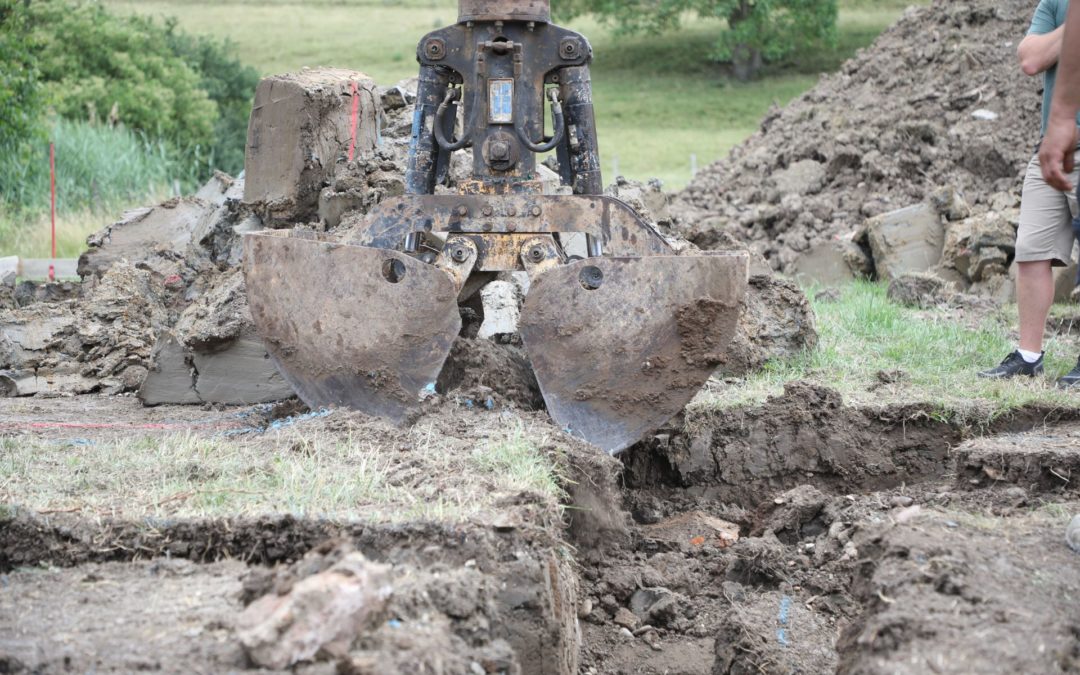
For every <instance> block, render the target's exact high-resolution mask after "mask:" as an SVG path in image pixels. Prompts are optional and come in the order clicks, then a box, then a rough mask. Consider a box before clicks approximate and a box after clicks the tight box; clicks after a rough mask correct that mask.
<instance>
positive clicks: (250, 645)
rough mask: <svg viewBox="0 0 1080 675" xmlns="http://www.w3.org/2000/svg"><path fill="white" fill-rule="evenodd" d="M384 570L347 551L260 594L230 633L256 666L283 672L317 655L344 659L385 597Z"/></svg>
mask: <svg viewBox="0 0 1080 675" xmlns="http://www.w3.org/2000/svg"><path fill="white" fill-rule="evenodd" d="M389 575H390V567H389V566H388V565H380V564H376V563H371V562H369V561H368V560H367V559H366V558H364V556H363V555H361V554H360V553H356V552H353V553H350V554H348V555H347V556H345V558H343V559H342V560H341V561H340V562H338V563H336V564H335V565H333V566H332V567H331V568H330V569H328V570H326V571H324V572H320V573H319V574H315V575H312V576H309V577H307V578H305V579H302V580H300V581H298V582H297V583H296V584H295V585H294V586H293V587H292V589H291V590H290V591H289V592H288V593H285V594H284V595H277V594H275V593H271V594H269V595H264V596H263V597H262V598H260V599H258V600H256V601H255V602H253V603H252V604H250V605H249V606H248V607H247V609H245V610H244V611H243V612H242V613H241V614H240V616H239V617H238V618H237V621H236V635H237V638H238V639H239V640H240V643H241V644H242V645H243V646H244V650H245V651H246V652H247V655H248V657H249V658H250V659H251V660H252V661H253V662H254V663H255V664H257V665H259V666H261V667H264V668H269V669H272V670H284V669H286V668H289V667H291V666H293V665H295V664H297V663H299V662H301V661H309V660H313V659H315V658H317V657H319V656H320V655H326V656H328V657H335V658H340V657H344V656H345V655H346V654H347V653H348V651H349V648H350V647H351V646H352V644H353V642H354V641H355V640H356V638H357V637H358V636H359V634H360V632H361V631H362V630H364V629H365V627H367V626H368V625H369V624H370V623H371V622H372V621H374V620H375V619H376V618H377V617H378V615H379V613H380V612H381V611H382V609H383V607H385V606H386V602H387V599H388V598H389V597H390V594H391V590H392V589H391V587H390V585H389V578H390V576H389Z"/></svg>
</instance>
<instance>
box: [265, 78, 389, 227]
mask: <svg viewBox="0 0 1080 675" xmlns="http://www.w3.org/2000/svg"><path fill="white" fill-rule="evenodd" d="M354 91H355V92H356V93H355V96H356V99H357V104H358V110H359V112H358V115H357V117H356V120H355V122H354V120H353V116H352V107H353V105H352V104H353V96H354V93H353V92H354ZM381 110H382V104H381V102H380V97H379V93H378V91H377V87H376V86H375V82H374V81H373V80H371V79H370V78H369V77H368V76H366V75H364V74H363V73H359V72H356V71H352V70H343V69H338V68H318V69H305V70H302V71H300V72H298V73H290V74H286V75H274V76H271V77H267V78H264V79H263V80H262V82H260V83H259V86H258V88H256V90H255V104H254V107H253V109H252V112H251V120H250V122H249V125H248V139H247V155H246V158H245V166H246V174H245V183H244V201H245V203H247V204H250V205H252V206H254V207H256V209H257V212H258V213H259V215H260V216H261V217H262V218H263V220H264V222H265V223H266V224H267V226H270V227H274V226H285V225H290V224H296V223H303V222H307V221H309V220H313V219H315V218H316V217H317V214H318V206H319V194H320V193H321V192H322V189H323V187H324V186H325V185H327V184H329V183H330V181H331V179H332V178H333V176H334V171H335V167H336V166H337V164H338V160H339V158H340V157H341V156H343V155H347V154H348V151H349V147H350V144H353V143H355V145H353V150H354V152H355V153H358V154H359V153H365V152H371V151H372V150H374V149H375V146H376V144H377V143H378V128H379V117H380V115H381V114H382V113H381Z"/></svg>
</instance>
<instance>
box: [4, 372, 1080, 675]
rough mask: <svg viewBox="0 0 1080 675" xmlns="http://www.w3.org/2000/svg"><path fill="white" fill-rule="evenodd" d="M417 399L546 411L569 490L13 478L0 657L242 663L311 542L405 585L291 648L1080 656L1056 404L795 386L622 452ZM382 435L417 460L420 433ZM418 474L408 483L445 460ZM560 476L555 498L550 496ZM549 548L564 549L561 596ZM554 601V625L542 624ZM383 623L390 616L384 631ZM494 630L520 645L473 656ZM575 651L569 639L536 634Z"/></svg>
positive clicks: (797, 657)
mask: <svg viewBox="0 0 1080 675" xmlns="http://www.w3.org/2000/svg"><path fill="white" fill-rule="evenodd" d="M432 405H433V408H432V410H430V411H427V412H425V415H424V416H422V418H421V419H420V420H419V421H418V422H417V423H418V424H420V425H421V426H422V425H423V424H424V422H425V420H428V421H430V420H431V419H433V418H435V417H437V418H438V419H440V420H442V421H441V422H439V423H438V424H436V425H435V426H434V427H432V428H435V429H437V430H438V432H439V433H440V434H443V435H444V436H446V437H447V438H449V439H451V441H452V442H457V441H455V440H454V439H465V440H467V439H469V438H481V437H482V436H483V435H484V434H491V433H493V431H492V430H493V428H496V427H500V426H503V427H505V426H507V425H508V424H514V423H517V422H516V420H521V421H522V422H523V423H527V424H534V425H540V426H533V427H526V428H529V429H531V430H532V432H533V433H540V432H543V433H545V434H546V433H550V434H551V436H550V440H549V441H546V442H545V443H544V444H541V446H540V448H539V451H540V452H541V453H552V452H554V453H555V455H553V456H558V457H559V459H558V460H557V463H556V466H558V467H561V468H560V469H559V471H562V472H564V473H563V474H562V476H561V478H560V481H561V482H562V484H563V486H564V492H563V493H562V496H561V497H557V496H556V497H552V496H551V495H542V494H538V493H535V492H532V493H530V492H528V491H524V492H518V493H512V492H511V493H507V494H500V495H498V496H497V498H496V499H495V501H494V502H493V504H494V505H493V506H491V507H490V508H487V507H485V508H482V509H478V510H475V511H470V512H468V513H463V514H459V515H454V514H450V515H448V516H446V517H445V518H444V519H443V520H442V521H441V522H439V520H438V518H435V517H432V516H430V514H429V515H428V516H425V517H423V518H419V517H418V518H416V519H415V520H414V522H404V523H379V522H371V521H370V520H369V521H368V522H364V520H363V519H362V518H360V517H359V516H357V517H353V518H315V517H309V516H295V515H287V514H282V513H276V514H275V513H262V514H259V513H250V514H244V515H237V514H233V515H230V514H228V513H219V514H208V515H205V516H203V517H191V516H186V515H184V513H183V512H178V515H177V517H163V518H160V517H155V518H149V517H140V516H139V513H138V510H137V508H134V507H133V508H131V509H129V510H128V511H121V512H119V513H118V515H117V516H116V517H108V516H102V515H100V514H98V513H95V512H93V511H87V510H71V512H66V511H67V509H50V508H47V507H48V506H49V504H48V503H46V502H34V501H33V499H41V497H40V495H39V496H38V497H34V496H33V495H34V494H36V493H32V492H27V491H25V490H24V488H19V490H23V491H22V492H19V493H15V492H14V491H15V488H13V487H11V486H10V485H5V486H4V487H3V488H0V489H3V490H4V491H5V494H4V501H5V502H6V503H7V505H6V506H5V507H4V511H3V514H2V516H0V572H2V576H0V672H41V673H51V672H71V671H82V672H88V671H94V672H133V671H156V672H188V673H192V672H194V673H198V672H205V673H215V672H240V671H246V670H256V668H255V666H254V665H253V664H252V663H250V662H249V661H248V658H247V656H246V654H245V652H244V650H243V649H242V647H241V646H240V644H239V642H238V640H237V638H236V633H235V625H236V619H237V616H238V615H239V613H240V612H241V611H242V610H243V607H244V605H245V604H246V603H247V602H250V601H251V599H252V595H257V594H258V593H259V592H262V591H265V590H266V589H265V586H266V584H267V583H269V582H268V581H267V579H272V578H273V577H274V575H277V576H278V577H280V576H281V575H282V574H296V573H297V572H296V570H297V566H300V569H303V566H304V564H305V563H302V562H297V561H302V560H308V559H309V558H310V556H311V555H312V551H313V550H315V551H319V550H323V551H325V550H327V548H326V547H327V546H328V544H327V542H339V544H335V545H340V542H345V543H347V545H349V546H353V547H355V548H356V549H357V550H359V551H361V552H363V553H364V554H365V555H366V556H368V557H369V558H370V559H373V560H377V561H379V562H386V563H390V564H391V565H393V566H394V569H396V570H398V571H399V572H398V573H399V574H403V575H405V576H404V577H402V578H405V579H408V580H409V582H408V583H410V584H413V585H412V586H409V585H408V584H406V585H405V586H404V587H403V590H402V591H401V593H400V596H401V597H400V598H399V599H398V600H395V602H396V603H397V604H395V605H392V607H391V609H390V610H389V611H390V612H391V613H392V614H393V616H392V617H390V618H388V619H387V621H388V623H386V624H385V625H383V627H382V628H380V629H378V630H377V631H376V632H375V633H373V634H372V635H370V636H368V638H366V640H365V641H362V642H361V643H358V645H357V646H356V647H355V648H354V651H353V652H352V653H351V655H350V656H349V658H348V659H346V660H337V661H335V660H325V659H324V660H321V661H316V662H307V663H303V664H301V665H300V666H298V667H296V668H295V670H294V671H295V672H302V673H322V672H327V673H330V672H448V673H449V672H453V673H456V672H461V673H470V672H479V671H476V670H475V668H474V667H473V665H472V664H474V663H475V664H480V663H486V664H488V665H491V664H496V665H492V666H491V667H492V668H495V670H491V671H485V672H529V673H532V672H535V673H549V672H550V673H561V672H575V671H576V672H581V673H593V674H596V675H601V674H603V675H616V674H624V675H630V674H631V673H633V674H638V673H641V674H645V673H657V674H659V673H684V674H698V673H701V674H707V675H719V674H725V673H762V672H765V673H794V672H801V673H819V672H841V673H909V672H910V673H924V672H935V673H961V672H1001V673H1005V672H1008V673H1015V672H1047V673H1052V672H1073V671H1075V670H1077V669H1078V668H1080V613H1078V612H1077V610H1076V608H1075V598H1076V597H1077V596H1076V594H1077V593H1078V592H1080V567H1078V566H1077V564H1076V563H1077V561H1078V558H1077V555H1078V554H1076V553H1073V552H1072V551H1071V550H1070V549H1069V548H1068V547H1067V546H1066V544H1065V540H1064V536H1065V526H1066V524H1067V523H1068V521H1069V520H1070V519H1071V517H1072V515H1073V514H1074V513H1076V512H1078V510H1080V495H1078V494H1077V489H1076V478H1075V477H1076V476H1077V475H1080V424H1077V423H1076V422H1074V421H1072V420H1075V419H1076V417H1077V415H1076V413H1075V412H1070V411H1062V410H1057V411H1048V410H1035V409H1031V410H1021V411H1017V412H1016V413H1014V414H1013V415H1012V416H1011V417H1008V418H1003V419H1001V420H998V421H997V422H995V423H993V424H991V425H989V426H987V427H985V428H982V429H974V430H973V429H971V428H961V427H959V426H957V425H955V424H953V423H950V422H947V421H944V419H945V418H944V417H940V416H939V417H934V416H929V415H926V414H925V412H926V411H920V410H919V409H918V406H909V407H906V408H896V409H893V410H891V412H890V414H886V415H883V414H881V413H880V411H876V412H875V414H874V415H873V416H870V415H869V414H868V413H867V412H866V411H862V410H859V409H857V408H852V407H848V406H845V405H844V404H843V403H842V402H840V401H839V397H838V396H836V395H835V394H834V393H832V392H830V391H829V390H828V389H824V388H822V387H820V386H817V385H811V384H801V383H795V384H792V385H790V386H789V387H788V388H787V390H786V391H785V393H784V394H783V395H781V396H778V397H775V398H774V399H771V400H769V401H768V402H766V403H764V404H763V405H761V406H758V407H755V408H751V409H747V410H741V411H737V412H731V413H728V414H717V415H715V416H714V417H710V418H708V419H707V420H704V421H703V420H702V419H695V420H690V421H685V420H684V421H677V422H676V423H675V424H673V425H672V426H671V428H669V429H667V430H665V431H663V432H662V433H660V434H657V436H656V437H655V438H652V439H650V440H649V441H648V442H647V443H643V444H641V445H640V446H638V447H635V448H633V449H632V450H631V451H630V452H628V453H626V454H625V455H624V456H623V457H622V462H621V468H620V467H619V466H618V465H616V464H615V463H613V462H609V461H607V460H605V459H604V458H602V457H598V456H597V455H595V454H593V453H590V452H589V451H588V450H587V449H586V448H584V446H580V445H579V444H575V443H573V442H572V441H569V440H568V439H565V438H562V437H560V436H559V434H558V432H557V431H555V430H550V429H547V428H546V427H544V426H543V424H544V421H543V413H520V412H516V411H513V410H510V409H502V410H494V411H488V410H486V409H484V408H483V406H474V407H469V406H468V405H467V402H464V401H442V402H435V403H433V404H432ZM476 408H479V409H476ZM0 412H2V419H3V420H4V421H3V423H2V424H3V426H2V427H0V429H2V430H0V435H2V438H3V440H4V442H5V443H13V442H28V443H29V442H33V443H65V444H69V443H72V442H73V441H74V442H76V443H78V444H85V443H91V444H97V445H107V444H108V443H110V442H116V441H118V440H120V439H123V438H124V437H125V436H130V435H132V434H139V435H145V436H147V437H150V438H158V439H160V440H161V442H163V443H164V442H168V441H169V439H171V438H174V437H175V434H176V433H177V429H178V428H181V427H183V428H184V429H185V430H186V431H185V433H190V434H195V435H197V436H200V437H204V438H207V439H218V438H222V437H224V438H230V439H231V438H235V437H236V436H237V435H242V436H243V435H246V436H250V437H251V440H252V442H254V443H256V444H259V443H263V444H265V445H266V447H267V449H268V451H269V450H270V448H272V447H276V448H279V451H280V446H279V445H278V444H279V443H280V442H281V438H282V436H280V434H292V435H291V436H288V437H289V438H291V439H294V440H295V439H296V438H300V437H305V436H308V437H310V436H313V435H320V434H335V433H342V430H349V433H351V434H353V436H354V438H355V436H356V435H357V434H367V435H369V436H371V438H372V440H373V441H375V442H379V443H380V444H385V443H389V444H390V445H391V446H401V445H404V444H405V443H407V442H408V440H409V437H408V435H407V434H408V432H407V431H401V430H394V429H392V428H388V427H385V426H382V425H380V424H376V423H373V422H371V421H367V420H362V419H359V418H357V417H356V416H355V415H345V414H342V413H332V414H330V415H329V416H327V417H325V418H317V419H305V418H303V417H290V416H291V415H297V414H302V413H304V412H306V411H304V410H303V409H302V408H301V407H299V406H296V405H295V404H294V405H292V406H282V407H278V408H273V407H269V406H256V407H247V408H217V409H211V408H193V407H161V408H152V409H146V408H142V407H141V406H139V405H138V404H137V402H136V401H134V399H132V398H130V397H111V398H110V397H69V398H61V399H29V400H26V399H8V400H3V401H0ZM275 423H276V426H275ZM282 427H284V428H282ZM223 435H224V436H223ZM9 447H10V446H9ZM291 447H294V448H295V447H296V446H295V445H293V446H291ZM452 447H457V448H458V451H459V452H464V451H465V450H463V448H465V447H466V446H465V445H461V446H452ZM396 452H398V453H400V460H401V461H402V462H405V463H412V464H413V466H414V468H417V467H419V468H421V472H420V473H421V474H422V473H423V471H422V469H423V466H424V460H423V457H421V456H418V455H416V454H413V453H410V452H409V451H408V450H407V449H404V448H403V447H398V450H397V451H396ZM5 459H7V458H5ZM212 463H213V462H212V461H211V460H208V461H207V466H210V465H212ZM616 470H618V471H620V472H621V479H620V483H619V484H618V485H616V483H614V482H613V481H614V475H615V471H616ZM443 471H444V472H445V470H443ZM412 475H413V480H415V481H416V485H417V486H418V488H419V486H420V485H422V484H423V483H426V482H432V481H434V482H435V484H437V485H440V486H441V488H442V489H444V490H448V489H452V486H453V484H454V482H455V481H454V480H453V478H451V477H447V476H431V475H427V476H424V475H418V474H412ZM9 481H10V479H9ZM12 484H14V483H12ZM20 485H22V483H20ZM493 485H497V484H494V483H493V484H490V485H487V486H486V487H484V488H483V489H484V490H487V491H489V492H490V491H494V490H496V489H497V488H496V487H492V486H493ZM28 495H29V496H28ZM552 499H562V501H563V502H564V503H565V504H567V505H568V506H570V507H571V508H569V509H567V510H565V511H564V512H563V515H562V517H560V516H559V511H558V509H557V508H553V504H554V503H553V501H552ZM20 501H21V502H22V505H21V506H17V505H16V504H18V503H19V502H20ZM360 511H362V509H360ZM319 555H321V554H319ZM305 556H309V558H305ZM552 561H555V562H554V563H553V562H552ZM560 561H561V562H560ZM567 563H568V564H567ZM551 564H555V565H556V567H554V568H553V567H550V565H551ZM551 569H561V570H563V572H562V573H561V574H562V575H563V576H558V578H559V579H561V580H562V582H560V583H562V584H563V586H560V587H559V589H557V592H556V593H554V594H553V593H552V587H551V586H550V584H549V583H548V582H545V581H544V579H549V578H550V570H551ZM539 570H548V571H547V572H544V573H540V572H539ZM538 575H539V576H538ZM556 585H557V586H558V585H559V584H556ZM260 589H261V590H260ZM417 589H421V590H417ZM433 589H434V590H433ZM432 598H434V599H432ZM559 603H566V605H567V607H564V608H563V609H564V610H568V611H564V616H568V617H569V620H568V621H564V622H562V623H560V622H558V621H552V620H550V618H551V617H552V616H555V615H556V614H557V611H556V609H555V606H556V605H558V604H559ZM431 616H437V617H443V618H442V619H440V620H439V621H435V622H432V621H430V617H431ZM544 617H548V619H545V618H544ZM403 620H404V621H405V625H406V626H408V627H409V628H410V630H411V632H409V633H408V634H407V639H404V638H403V637H402V634H401V633H400V632H396V631H397V630H398V629H397V628H394V629H393V630H391V629H390V628H388V627H387V626H398V627H400V626H401V625H402V623H401V622H402V621H403ZM545 636H546V637H545ZM579 636H580V642H578V639H579ZM403 639H404V642H403V641H402V640H403ZM507 643H510V644H514V645H515V648H516V649H517V650H518V653H517V654H516V656H509V657H506V658H504V659H503V660H502V661H499V659H498V658H496V657H494V656H491V655H492V654H495V655H499V654H503V655H504V656H505V651H500V650H504V647H503V645H504V644H507ZM520 645H532V647H531V648H526V649H525V650H524V652H523V651H522V647H521V646H520ZM568 648H569V649H571V650H574V651H577V653H578V654H579V657H577V658H574V659H569V660H567V659H560V658H556V657H555V656H554V655H555V654H557V653H559V652H560V651H561V650H565V649H568ZM434 653H451V654H456V655H459V656H460V657H461V658H459V659H458V660H457V661H453V659H451V660H450V661H447V662H444V663H442V665H441V666H439V667H442V668H443V670H442V671H439V670H436V669H435V668H436V665H434V664H432V663H428V662H427V661H425V660H424V659H425V658H426V657H425V656H424V655H430V654H434ZM485 655H486V656H485ZM403 659H404V660H403ZM410 659H411V660H410ZM365 664H366V665H365ZM372 664H382V665H381V666H372ZM417 664H423V666H422V667H421V666H419V665H417ZM499 664H501V665H499ZM429 667H430V668H429ZM480 667H481V668H483V667H484V666H480ZM350 668H351V669H352V670H349V669H350ZM364 668H368V670H364ZM519 669H520V670H519ZM264 672H266V671H264Z"/></svg>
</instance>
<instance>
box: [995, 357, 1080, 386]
mask: <svg viewBox="0 0 1080 675" xmlns="http://www.w3.org/2000/svg"><path fill="white" fill-rule="evenodd" d="M1078 368H1080V367H1078ZM1042 372H1043V357H1042V356H1039V360H1038V361H1036V362H1035V363H1028V362H1027V361H1025V360H1024V357H1023V356H1020V352H1013V353H1012V354H1009V355H1008V356H1006V357H1005V360H1004V361H1002V362H1001V365H1000V366H998V367H997V368H991V369H990V370H984V371H982V372H981V373H979V377H982V378H985V379H989V380H1008V379H1009V378H1013V377H1016V376H1017V375H1024V376H1026V377H1035V376H1036V375H1042ZM1077 377H1078V378H1080V373H1077Z"/></svg>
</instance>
